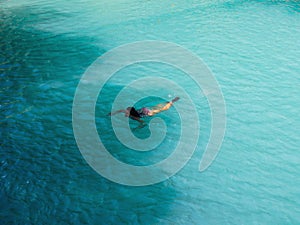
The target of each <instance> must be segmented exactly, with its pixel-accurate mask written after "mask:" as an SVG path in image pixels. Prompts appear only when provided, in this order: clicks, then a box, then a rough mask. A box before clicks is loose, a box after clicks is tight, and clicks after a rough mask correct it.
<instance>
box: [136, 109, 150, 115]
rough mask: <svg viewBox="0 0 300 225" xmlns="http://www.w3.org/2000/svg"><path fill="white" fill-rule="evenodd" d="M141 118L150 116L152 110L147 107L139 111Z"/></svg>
mask: <svg viewBox="0 0 300 225" xmlns="http://www.w3.org/2000/svg"><path fill="white" fill-rule="evenodd" d="M137 112H138V114H139V116H140V117H145V116H148V115H149V112H150V110H149V109H148V108H146V107H144V108H141V109H139V110H137Z"/></svg>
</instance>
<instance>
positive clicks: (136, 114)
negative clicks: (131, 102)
mask: <svg viewBox="0 0 300 225" xmlns="http://www.w3.org/2000/svg"><path fill="white" fill-rule="evenodd" d="M129 108H130V116H134V117H139V118H140V117H141V116H140V114H139V113H138V112H137V111H136V109H135V108H134V107H129Z"/></svg>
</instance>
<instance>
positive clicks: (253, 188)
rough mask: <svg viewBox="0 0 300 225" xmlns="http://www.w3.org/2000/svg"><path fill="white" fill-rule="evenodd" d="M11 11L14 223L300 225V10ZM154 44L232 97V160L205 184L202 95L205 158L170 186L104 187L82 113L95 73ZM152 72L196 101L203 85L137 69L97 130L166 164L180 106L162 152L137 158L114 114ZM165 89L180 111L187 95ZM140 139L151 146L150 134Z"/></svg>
mask: <svg viewBox="0 0 300 225" xmlns="http://www.w3.org/2000/svg"><path fill="white" fill-rule="evenodd" d="M0 6H1V8H0V26H1V27H0V35H1V43H0V110H1V114H0V119H1V121H0V123H1V130H0V140H1V142H0V149H1V155H0V166H1V178H0V179H1V182H0V191H1V192H0V199H1V204H0V207H1V210H0V220H1V224H299V223H300V189H299V187H300V175H299V171H300V151H299V146H300V132H299V131H300V116H299V115H300V103H299V99H300V75H299V74H300V4H299V1H270V0H269V1H238V0H235V1H234V0H227V1H225V0H219V1H215V0H214V1H204V0H202V1H190V2H188V3H184V2H183V1H172V2H168V1H164V2H160V1H154V0H150V1H145V2H141V1H125V0H124V1H112V2H110V1H95V0H89V1H80V0H76V1H70V2H68V1H58V0H55V1H44V0H30V1H23V0H22V1H17V0H14V1H5V0H2V1H0ZM143 40H163V41H169V42H174V43H177V44H179V45H181V46H183V47H184V48H186V49H189V50H190V51H192V52H193V53H195V54H196V55H198V56H199V57H201V58H202V59H203V61H204V62H205V63H206V65H207V66H208V67H209V68H210V70H211V71H212V72H213V74H214V75H215V77H216V79H217V81H218V83H219V85H220V88H221V90H222V92H223V95H224V99H225V102H226V111H227V114H226V116H227V126H226V133H225V138H224V141H223V144H222V147H221V149H220V152H219V155H218V156H217V158H216V160H215V161H214V162H213V163H212V165H211V166H210V167H209V168H208V169H207V170H205V171H204V172H201V173H200V172H199V171H198V166H199V161H200V159H201V156H202V154H203V152H204V149H205V147H206V144H207V142H208V139H209V132H210V128H211V121H210V119H211V111H210V108H209V104H208V102H207V99H206V98H205V94H203V95H202V96H201V97H200V98H196V97H194V98H193V100H194V101H195V104H196V107H197V110H198V112H199V117H200V124H201V129H200V138H199V141H198V145H197V148H196V151H195V153H194V155H193V157H192V159H191V160H190V161H189V162H188V164H187V165H186V166H185V167H184V168H183V169H182V170H181V171H180V172H179V173H177V174H176V175H175V176H173V177H171V178H170V179H168V180H166V181H164V182H161V183H158V184H154V185H150V186H144V187H130V186H123V185H119V184H116V183H114V182H111V181H109V180H107V179H105V178H103V177H102V176H100V175H99V174H97V173H96V172H95V171H94V170H93V169H92V168H91V167H90V166H89V165H88V164H87V163H86V161H85V160H84V159H83V157H82V155H81V153H80V151H79V149H78V147H77V145H76V141H75V138H74V134H73V128H72V104H73V97H74V94H75V90H76V87H77V85H78V83H79V81H80V78H81V77H82V75H83V73H84V72H85V71H86V69H87V68H88V67H89V66H90V65H91V63H93V62H94V61H95V60H96V59H97V58H98V57H99V56H101V55H103V54H104V53H106V52H108V51H110V50H111V49H113V48H114V47H118V46H120V45H122V44H126V43H130V42H134V41H143ZM148 74H154V75H155V76H157V77H160V76H164V77H166V78H169V79H172V80H174V81H176V82H177V83H180V84H181V85H182V87H184V88H185V89H186V90H187V92H188V93H189V94H190V95H191V96H196V90H195V84H194V83H193V82H191V81H189V80H188V79H183V80H181V72H180V71H178V70H176V69H174V68H171V67H169V66H166V65H161V64H151V63H144V64H138V65H133V66H130V67H126V68H124V70H122V71H119V72H118V73H117V74H116V75H115V76H114V77H113V78H112V79H111V80H110V82H108V83H107V84H106V86H105V88H104V89H103V93H102V94H103V96H104V97H102V98H101V96H100V98H99V99H98V104H97V106H96V117H97V118H96V123H97V130H98V132H99V134H100V135H101V136H102V138H103V142H104V144H105V145H106V146H108V147H109V148H110V152H111V154H112V155H114V156H115V157H116V158H118V159H120V160H122V161H124V162H127V163H131V164H134V165H147V164H150V163H155V162H158V161H160V160H162V159H164V158H166V157H167V156H168V155H169V154H170V153H171V152H172V150H173V148H174V145H176V142H175V141H174V140H176V138H177V137H178V136H179V135H180V123H178V122H177V121H178V117H179V116H178V114H176V111H175V110H174V109H173V108H172V109H170V110H169V111H167V112H165V113H163V114H161V118H162V119H164V120H165V122H166V125H167V126H168V128H169V130H168V132H169V133H168V135H167V136H166V139H165V140H164V142H163V143H162V144H161V145H160V146H159V147H158V151H150V152H134V151H130V149H128V148H126V147H124V146H123V145H122V144H121V143H119V142H118V141H117V139H116V137H115V136H114V133H113V131H112V128H111V125H110V120H109V118H107V117H106V116H103V115H105V114H106V113H108V112H109V110H110V107H111V102H112V101H113V100H114V98H115V97H116V95H117V94H118V92H119V91H120V90H121V89H122V88H123V87H124V86H126V85H127V83H128V82H129V81H130V80H132V79H135V78H136V77H141V76H145V75H148ZM153 89H154V90H155V87H153ZM158 91H161V93H162V94H163V95H165V98H166V99H167V98H171V97H174V96H175V94H176V93H172V92H171V89H168V88H166V89H164V90H158ZM132 95H133V96H134V95H135V93H134V92H133V93H132ZM159 101H160V99H157V98H154V97H152V98H145V99H143V100H142V101H141V102H139V103H137V105H138V106H139V105H140V106H141V105H144V104H146V105H147V104H151V103H153V102H159ZM178 104H183V105H184V104H185V102H184V101H179V102H178ZM118 118H119V119H120V120H121V119H122V118H123V117H118ZM135 125H136V124H135V123H134V122H132V121H131V126H135ZM124 132H128V131H127V130H124ZM135 134H136V136H138V137H140V138H145V137H147V136H148V135H149V129H148V128H147V127H145V128H143V129H140V130H137V131H136V132H135Z"/></svg>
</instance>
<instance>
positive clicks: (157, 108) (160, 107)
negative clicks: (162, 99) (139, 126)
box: [148, 97, 179, 116]
mask: <svg viewBox="0 0 300 225" xmlns="http://www.w3.org/2000/svg"><path fill="white" fill-rule="evenodd" d="M178 100H179V97H176V98H174V99H173V100H172V101H170V102H168V103H167V104H165V105H164V104H159V105H157V106H154V107H153V109H151V110H150V112H149V114H148V115H149V116H154V115H155V114H157V113H159V112H162V111H166V110H168V109H169V108H170V107H171V106H172V105H173V103H174V102H176V101H178Z"/></svg>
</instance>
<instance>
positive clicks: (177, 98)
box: [172, 97, 180, 103]
mask: <svg viewBox="0 0 300 225" xmlns="http://www.w3.org/2000/svg"><path fill="white" fill-rule="evenodd" d="M179 99H180V98H179V97H176V98H174V99H173V100H172V103H174V102H177V101H178V100H179Z"/></svg>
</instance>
